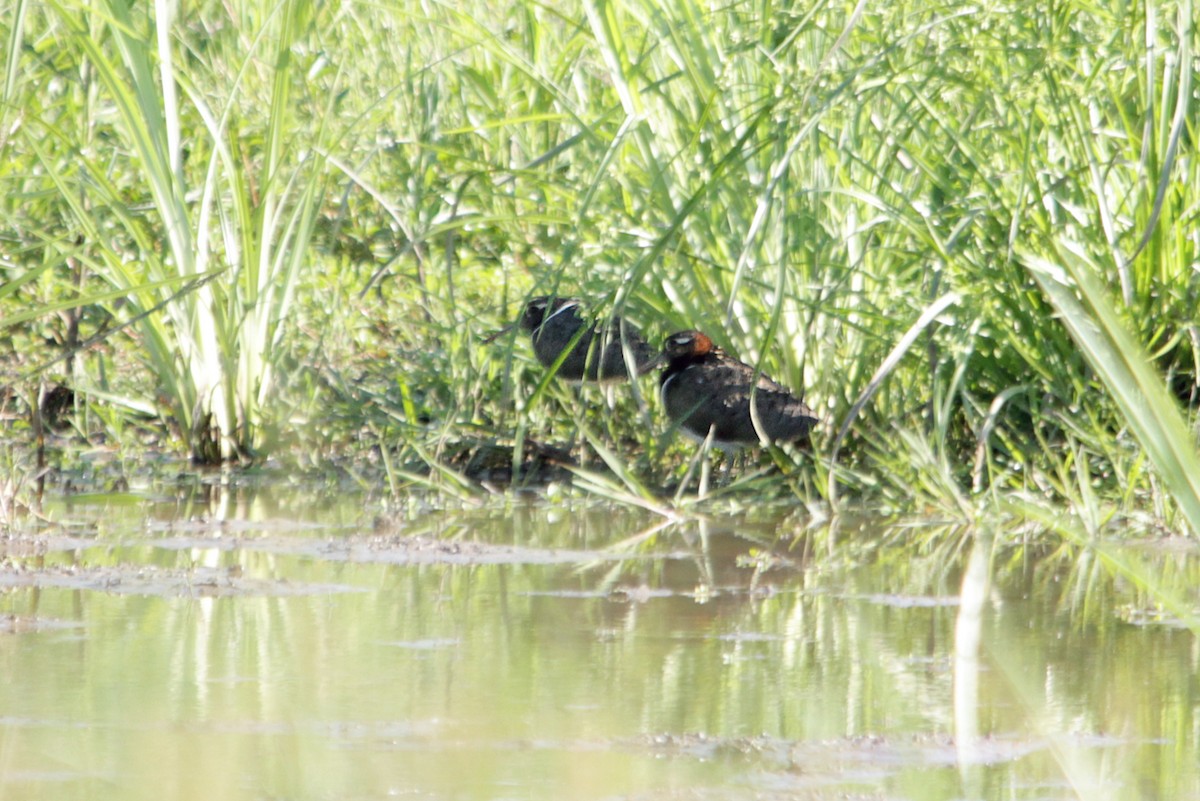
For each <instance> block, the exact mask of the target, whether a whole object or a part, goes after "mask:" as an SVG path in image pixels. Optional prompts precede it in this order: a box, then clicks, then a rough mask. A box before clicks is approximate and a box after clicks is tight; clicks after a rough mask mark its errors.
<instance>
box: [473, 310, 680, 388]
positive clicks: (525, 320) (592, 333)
mask: <svg viewBox="0 0 1200 801" xmlns="http://www.w3.org/2000/svg"><path fill="white" fill-rule="evenodd" d="M581 308H582V303H581V301H580V300H579V299H578V298H559V297H553V296H550V295H541V296H538V297H535V298H530V300H529V301H528V302H527V303H526V304H525V309H524V311H522V313H521V317H520V319H519V320H518V321H517V324H518V325H520V327H521V330H523V331H525V332H526V333H528V334H529V337H530V340H531V341H532V342H533V352H534V355H536V356H537V359H538V361H539V362H541V363H542V365H543V366H545V367H553V366H554V364H555V363H556V362H559V359H560V357H561V359H562V361H561V363H559V365H558V372H557V373H556V375H557V376H558V377H559V378H562V379H564V380H566V381H570V382H572V383H579V382H583V381H595V382H599V383H612V382H617V381H627V380H629V368H630V366H632V367H633V370H634V373H635V374H636V375H644V374H645V373H648V372H649V371H650V370H652V369H654V367H656V366H657V365H658V364H659V363H660V362H661V360H662V354H661V353H659V352H657V351H655V349H654V348H653V347H652V346H651V345H650V344H649V343H647V342H646V340H645V339H643V338H642V335H641V333H639V332H638V330H637V328H635V327H634V326H633V325H632V324H631V323H628V322H626V321H624V320H622V319H621V318H620V317H617V316H613V317H612V318H611V319H609V320H608V321H607V322H604V323H599V322H595V321H591V320H588V319H585V318H584V317H583V316H582V315H581V313H580V311H581ZM511 328H512V326H511V325H510V326H508V327H507V328H505V329H503V330H501V331H499V332H497V333H496V334H493V335H492V337H491V338H490V339H495V338H496V337H498V336H499V335H500V334H502V333H504V332H505V331H508V330H509V329H511ZM489 341H490V340H489ZM626 350H628V359H626V355H627V354H626ZM563 351H567V353H566V355H565V356H563V355H562V354H563Z"/></svg>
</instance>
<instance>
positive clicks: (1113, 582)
mask: <svg viewBox="0 0 1200 801" xmlns="http://www.w3.org/2000/svg"><path fill="white" fill-rule="evenodd" d="M206 492H207V493H208V494H197V493H196V492H195V489H194V488H191V489H189V490H187V491H183V490H181V491H179V493H178V494H176V493H174V492H171V491H163V490H162V489H158V490H156V491H155V492H154V493H144V494H126V495H109V496H104V495H101V496H87V497H84V498H82V499H78V498H77V499H74V500H72V499H70V498H58V499H56V500H54V501H52V502H51V503H50V504H49V505H48V514H49V516H50V517H51V518H52V519H54V520H55V521H58V522H57V524H56V525H54V526H43V527H40V528H39V529H37V530H36V531H34V530H32V528H29V529H26V530H25V531H23V532H19V533H17V534H15V535H14V536H12V537H10V538H8V539H6V540H4V539H0V554H3V560H2V562H0V590H2V592H3V594H2V595H0V799H26V798H29V799H34V798H55V799H74V798H80V799H83V798H86V799H110V798H111V799H142V798H145V799H213V798H220V799H376V798H414V799H456V800H457V799H463V800H464V801H468V800H470V801H474V800H475V799H489V800H492V799H495V800H497V801H499V800H500V799H505V800H506V799H556V800H557V799H579V800H580V801H587V800H588V799H704V800H707V799H835V798H864V799H876V798H878V799H918V800H924V799H973V798H980V799H1031V800H1033V799H1038V800H1040V799H1068V798H1085V799H1105V798H1112V799H1122V800H1124V799H1160V798H1161V799H1197V798H1200V767H1198V766H1200V747H1198V743H1200V734H1198V730H1197V729H1198V725H1197V722H1198V718H1197V714H1196V712H1197V706H1198V704H1200V687H1198V686H1197V679H1196V676H1197V660H1198V659H1200V648H1198V645H1197V639H1196V637H1195V636H1194V635H1193V633H1192V632H1191V631H1189V630H1188V629H1186V628H1183V627H1181V626H1180V625H1179V624H1178V622H1177V621H1176V620H1175V618H1174V617H1172V616H1171V615H1170V614H1168V613H1165V612H1163V610H1162V609H1160V608H1158V607H1156V606H1155V605H1154V601H1155V599H1154V598H1152V597H1149V596H1145V595H1143V594H1142V593H1141V591H1139V590H1138V589H1137V588H1136V586H1135V585H1134V584H1133V583H1131V582H1129V581H1128V580H1126V579H1123V578H1121V577H1120V576H1116V577H1114V574H1113V571H1112V569H1111V568H1109V567H1106V564H1107V563H1106V562H1105V560H1104V559H1101V558H1098V556H1097V555H1096V554H1094V553H1091V552H1088V551H1072V550H1070V549H1066V548H1061V547H1059V548H1044V549H1042V550H1038V549H1035V548H1031V547H1026V548H1019V547H1016V546H1013V545H1010V544H1001V545H998V546H995V547H994V548H993V547H991V546H990V545H989V541H988V539H987V538H984V537H978V536H976V535H974V534H971V533H967V532H963V531H955V530H952V529H947V528H945V527H935V526H930V527H913V528H896V527H890V528H889V527H885V526H883V525H881V524H872V523H869V522H860V523H855V524H853V525H842V526H839V527H830V526H828V525H819V526H815V525H811V524H810V522H809V521H808V520H807V519H806V518H804V517H803V516H802V515H800V514H796V513H793V514H782V513H781V512H780V510H775V511H762V512H760V513H759V514H758V515H757V516H753V517H749V518H748V517H739V518H729V519H718V520H710V521H706V522H699V521H689V522H680V523H676V524H670V525H663V523H662V521H661V519H659V518H656V517H654V516H652V515H649V514H643V513H640V512H635V511H629V510H621V509H612V508H606V507H598V506H592V505H587V504H576V505H575V506H573V507H565V508H564V507H562V506H557V507H551V506H548V505H543V504H539V503H536V502H531V503H528V504H524V503H515V504H513V505H510V506H508V507H506V508H497V509H487V510H473V511H455V512H444V511H436V510H423V509H421V508H420V506H419V504H414V507H413V509H412V510H411V511H410V513H409V514H407V515H405V516H403V517H400V518H397V519H394V520H391V521H384V522H382V523H381V522H379V521H376V520H373V519H372V514H371V513H369V511H366V510H367V509H369V507H370V503H369V502H368V501H367V500H366V499H364V498H362V497H360V496H357V495H354V494H353V493H342V494H334V495H328V496H313V495H311V494H306V493H303V492H300V491H297V490H292V489H288V488H287V487H270V486H266V487H257V488H246V489H240V490H239V489H234V490H213V489H211V488H209V489H207V490H206ZM1114 555H1116V556H1119V557H1121V558H1122V559H1125V560H1126V562H1127V563H1129V560H1132V563H1136V564H1138V565H1141V566H1143V567H1144V568H1146V569H1147V570H1149V571H1150V573H1151V574H1153V575H1157V576H1165V577H1166V578H1164V579H1163V581H1165V582H1167V583H1169V584H1170V586H1171V587H1182V588H1183V589H1181V590H1180V592H1182V593H1184V594H1185V595H1186V593H1191V595H1190V596H1187V597H1188V598H1190V603H1191V605H1192V608H1194V607H1195V591H1194V590H1192V589H1190V588H1194V587H1196V586H1197V582H1196V581H1195V580H1194V579H1195V578H1196V567H1197V565H1198V564H1200V561H1198V560H1197V555H1196V552H1195V551H1194V550H1192V549H1188V548H1175V549H1166V548H1162V547H1159V546H1157V545H1156V546H1154V547H1147V546H1138V547H1132V548H1127V549H1125V550H1123V551H1114V552H1112V553H1111V554H1108V555H1107V558H1113V557H1114ZM1171 582H1173V583H1171Z"/></svg>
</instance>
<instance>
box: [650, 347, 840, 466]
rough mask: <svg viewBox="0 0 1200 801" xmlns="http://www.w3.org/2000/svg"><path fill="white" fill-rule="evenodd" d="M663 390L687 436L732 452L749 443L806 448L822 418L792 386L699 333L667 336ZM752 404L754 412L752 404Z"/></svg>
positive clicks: (670, 411) (672, 416) (666, 404)
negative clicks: (732, 354)
mask: <svg viewBox="0 0 1200 801" xmlns="http://www.w3.org/2000/svg"><path fill="white" fill-rule="evenodd" d="M663 357H664V358H665V360H666V363H667V366H666V369H665V370H663V373H662V380H661V384H660V394H661V398H662V404H663V408H664V409H665V410H666V413H667V417H669V418H670V419H671V421H672V422H673V423H674V424H676V425H678V426H679V429H680V430H681V431H683V433H684V434H685V435H687V436H688V437H690V438H692V439H695V440H698V441H700V442H703V441H705V440H707V439H708V437H709V434H710V432H711V435H712V443H713V445H714V446H715V447H717V448H720V449H721V450H722V451H725V452H726V453H727V454H728V453H732V452H735V451H738V450H740V449H741V448H743V447H745V446H747V445H759V444H763V443H769V444H782V443H793V444H796V445H800V446H807V445H808V442H809V432H810V431H812V429H813V427H814V426H815V425H816V424H817V423H818V422H819V421H818V419H817V416H816V415H815V414H814V413H813V411H812V409H810V408H809V407H808V406H807V405H805V403H804V401H802V400H801V399H800V398H798V397H796V395H794V394H793V393H792V392H791V390H789V389H788V388H787V387H785V386H783V385H782V384H779V383H776V382H775V381H773V380H771V379H770V378H768V377H767V376H766V375H764V374H763V373H762V372H760V371H758V370H755V369H754V368H753V367H751V366H750V365H748V364H746V363H744V362H740V361H738V360H737V359H735V358H733V357H732V356H729V355H728V354H726V353H725V352H724V351H723V350H721V349H720V348H718V347H717V346H716V345H714V344H713V341H712V339H710V338H709V337H708V336H707V335H705V334H702V333H701V332H699V331H695V330H688V331H678V332H676V333H674V334H671V335H670V336H668V337H667V338H666V341H665V342H664V344H663ZM752 406H753V410H754V411H753V413H752V412H751V408H752Z"/></svg>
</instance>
